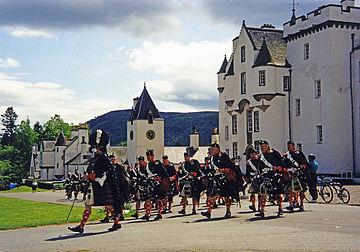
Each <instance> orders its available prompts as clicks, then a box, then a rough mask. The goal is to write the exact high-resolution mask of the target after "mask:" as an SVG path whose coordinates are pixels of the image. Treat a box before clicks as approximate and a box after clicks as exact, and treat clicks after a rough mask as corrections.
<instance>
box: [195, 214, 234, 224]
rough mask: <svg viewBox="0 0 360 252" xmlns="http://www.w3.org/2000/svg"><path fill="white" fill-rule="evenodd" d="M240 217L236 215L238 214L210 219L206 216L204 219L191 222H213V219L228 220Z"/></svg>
mask: <svg viewBox="0 0 360 252" xmlns="http://www.w3.org/2000/svg"><path fill="white" fill-rule="evenodd" d="M237 218H239V217H236V216H231V217H230V218H224V217H214V218H211V219H210V220H209V219H207V218H205V217H204V219H199V220H194V221H192V222H190V223H201V222H211V221H226V220H229V219H237Z"/></svg>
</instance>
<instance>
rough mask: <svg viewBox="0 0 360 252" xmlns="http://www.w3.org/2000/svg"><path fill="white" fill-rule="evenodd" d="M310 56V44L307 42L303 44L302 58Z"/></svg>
mask: <svg viewBox="0 0 360 252" xmlns="http://www.w3.org/2000/svg"><path fill="white" fill-rule="evenodd" d="M309 57H310V45H309V43H307V44H305V45H304V60H307V59H309Z"/></svg>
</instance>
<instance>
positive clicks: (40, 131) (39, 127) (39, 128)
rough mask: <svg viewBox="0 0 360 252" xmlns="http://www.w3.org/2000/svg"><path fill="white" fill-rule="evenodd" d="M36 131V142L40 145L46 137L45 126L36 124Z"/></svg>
mask: <svg viewBox="0 0 360 252" xmlns="http://www.w3.org/2000/svg"><path fill="white" fill-rule="evenodd" d="M34 131H35V133H36V134H37V139H36V142H37V143H39V142H40V141H41V140H43V135H44V129H43V126H42V125H41V124H40V123H39V122H36V123H35V124H34Z"/></svg>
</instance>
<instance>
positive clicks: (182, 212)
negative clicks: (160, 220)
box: [178, 209, 186, 214]
mask: <svg viewBox="0 0 360 252" xmlns="http://www.w3.org/2000/svg"><path fill="white" fill-rule="evenodd" d="M178 214H186V211H185V209H182V210H180V211H179V212H178Z"/></svg>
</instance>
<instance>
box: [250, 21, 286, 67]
mask: <svg viewBox="0 0 360 252" xmlns="http://www.w3.org/2000/svg"><path fill="white" fill-rule="evenodd" d="M245 30H246V32H247V34H248V35H249V38H250V40H251V43H252V45H253V47H254V49H255V50H259V51H261V48H262V47H263V43H264V38H265V40H266V46H267V48H268V52H269V54H270V57H271V62H268V64H272V65H276V66H285V65H286V42H285V40H284V39H283V35H284V32H283V31H282V30H276V29H269V28H254V27H246V26H245ZM266 54H267V52H266V50H265V48H264V50H263V53H262V54H260V53H259V55H260V57H264V56H267V57H268V55H266ZM258 57H259V56H258ZM256 61H257V60H256ZM256 61H255V62H256ZM259 61H260V62H261V61H268V59H267V60H264V59H261V60H260V59H259Z"/></svg>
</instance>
